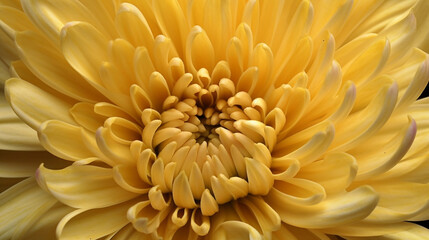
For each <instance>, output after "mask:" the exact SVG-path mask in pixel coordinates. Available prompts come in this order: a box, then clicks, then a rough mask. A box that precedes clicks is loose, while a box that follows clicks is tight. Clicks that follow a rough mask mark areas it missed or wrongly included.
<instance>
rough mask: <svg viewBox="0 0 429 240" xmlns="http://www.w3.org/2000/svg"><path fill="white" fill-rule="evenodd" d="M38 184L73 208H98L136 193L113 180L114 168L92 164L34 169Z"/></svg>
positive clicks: (130, 197) (120, 201)
mask: <svg viewBox="0 0 429 240" xmlns="http://www.w3.org/2000/svg"><path fill="white" fill-rule="evenodd" d="M36 177H37V181H38V182H39V184H40V185H41V186H42V187H43V188H45V189H46V190H48V191H50V192H51V193H52V194H53V195H54V196H55V197H56V198H57V199H58V200H59V201H61V202H63V203H64V204H67V205H69V206H71V207H75V208H100V207H108V206H112V205H115V204H119V203H122V202H125V201H127V200H129V199H132V198H134V197H136V196H137V194H135V193H132V192H128V191H126V190H124V189H123V188H121V187H120V186H119V185H118V184H116V182H115V181H114V180H113V171H112V170H111V169H107V168H101V167H95V166H69V167H67V168H64V169H62V170H49V169H47V168H45V167H43V166H41V167H40V168H39V170H38V172H37V173H36Z"/></svg>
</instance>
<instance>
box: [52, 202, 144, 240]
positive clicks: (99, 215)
mask: <svg viewBox="0 0 429 240" xmlns="http://www.w3.org/2000/svg"><path fill="white" fill-rule="evenodd" d="M135 202H136V200H131V201H127V202H123V203H119V204H116V205H114V206H111V207H106V208H97V209H78V210H75V211H73V212H71V213H69V214H67V215H66V216H65V217H64V218H63V219H61V221H60V222H59V223H58V226H57V230H56V234H57V238H60V239H70V240H72V239H73V240H75V239H76V240H87V239H97V238H101V237H103V236H106V235H108V234H110V233H113V232H115V231H117V230H119V229H121V228H122V227H124V226H125V225H127V224H128V223H129V222H128V219H127V215H126V213H127V210H128V209H129V208H130V207H131V206H133V204H135ZM105 219H109V221H106V222H105V223H104V224H100V221H103V220H105Z"/></svg>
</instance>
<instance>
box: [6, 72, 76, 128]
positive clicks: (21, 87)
mask: <svg viewBox="0 0 429 240" xmlns="http://www.w3.org/2000/svg"><path fill="white" fill-rule="evenodd" d="M5 95H6V98H7V100H8V101H9V102H10V105H11V106H12V109H13V110H14V111H15V113H16V114H18V116H19V117H20V118H21V119H22V120H23V121H24V122H25V123H27V124H28V125H29V126H30V127H32V128H33V129H38V128H39V127H40V125H41V124H42V123H43V122H44V121H47V120H51V119H56V120H61V121H64V122H67V123H71V124H74V121H73V119H72V118H71V117H70V115H69V113H68V111H69V109H70V108H71V104H70V103H68V102H65V101H63V100H62V99H59V98H57V97H56V96H53V95H51V94H49V93H47V92H45V91H43V90H41V89H40V88H38V87H37V86H34V85H32V84H30V83H28V82H25V81H24V80H21V79H17V78H11V79H9V80H8V81H7V83H6V90H5ZM34 99H37V101H34ZM34 109H38V111H37V112H35V111H34Z"/></svg>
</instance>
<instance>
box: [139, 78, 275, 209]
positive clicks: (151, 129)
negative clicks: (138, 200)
mask: <svg viewBox="0 0 429 240" xmlns="http://www.w3.org/2000/svg"><path fill="white" fill-rule="evenodd" d="M179 82H180V80H179V81H178V83H176V84H179ZM178 88H181V89H178ZM266 108H267V106H266V103H265V101H264V100H263V99H261V98H256V99H252V97H251V96H250V95H249V94H248V93H247V92H244V91H240V92H236V90H235V86H234V83H233V82H232V81H231V80H230V79H227V78H223V79H221V80H220V81H219V82H218V83H216V84H213V83H212V84H206V85H204V84H201V83H190V82H189V83H188V85H187V86H186V88H184V87H183V86H174V88H173V91H172V94H170V95H169V96H168V97H166V98H165V100H164V102H163V104H162V111H156V110H154V109H145V110H144V111H143V112H142V122H143V124H144V127H143V143H144V144H146V145H147V148H146V149H145V150H143V151H142V152H141V154H140V156H139V159H138V161H137V167H138V172H139V175H140V177H141V178H142V180H143V181H145V182H146V183H147V184H150V185H152V186H153V187H152V189H151V190H150V191H149V194H148V196H149V200H151V203H152V207H153V208H155V209H157V210H162V209H163V208H164V207H167V206H168V201H169V200H170V196H172V200H173V202H174V204H175V205H176V206H177V207H179V208H186V209H195V208H199V209H201V213H202V215H204V216H211V215H213V214H215V213H216V212H217V211H218V210H219V204H224V203H227V202H229V201H232V200H235V199H239V198H242V197H245V196H247V195H248V194H252V195H266V194H267V193H268V192H269V190H270V189H271V187H272V185H273V182H274V180H273V176H272V173H271V170H270V165H271V150H272V147H273V145H274V143H275V140H276V133H275V130H274V128H272V127H271V126H267V125H265V124H264V119H265V117H266ZM144 115H145V116H144ZM169 193H171V195H170V194H169ZM160 199H162V201H161V202H164V203H165V204H159V202H160Z"/></svg>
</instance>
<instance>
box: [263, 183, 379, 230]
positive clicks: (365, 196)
mask: <svg viewBox="0 0 429 240" xmlns="http://www.w3.org/2000/svg"><path fill="white" fill-rule="evenodd" d="M265 199H266V201H267V202H268V204H270V205H271V207H273V208H274V209H275V210H276V211H277V213H278V214H279V215H280V217H281V219H282V221H284V222H286V223H289V224H291V225H294V226H298V227H304V228H325V227H330V226H336V225H337V224H339V223H347V222H353V221H357V220H360V219H363V218H365V217H366V216H368V215H369V214H370V213H371V212H372V210H373V209H374V208H375V206H376V204H377V201H378V196H377V194H376V192H375V191H374V190H373V189H372V188H370V187H368V186H363V187H360V188H357V189H355V190H353V191H351V192H348V193H344V194H340V195H338V196H335V197H332V198H328V199H326V200H325V201H322V202H320V203H318V204H316V205H310V206H295V205H291V204H288V203H286V204H285V203H284V202H283V201H282V199H281V198H279V197H277V196H276V195H275V194H269V195H268V196H267V197H266V198H265Z"/></svg>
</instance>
